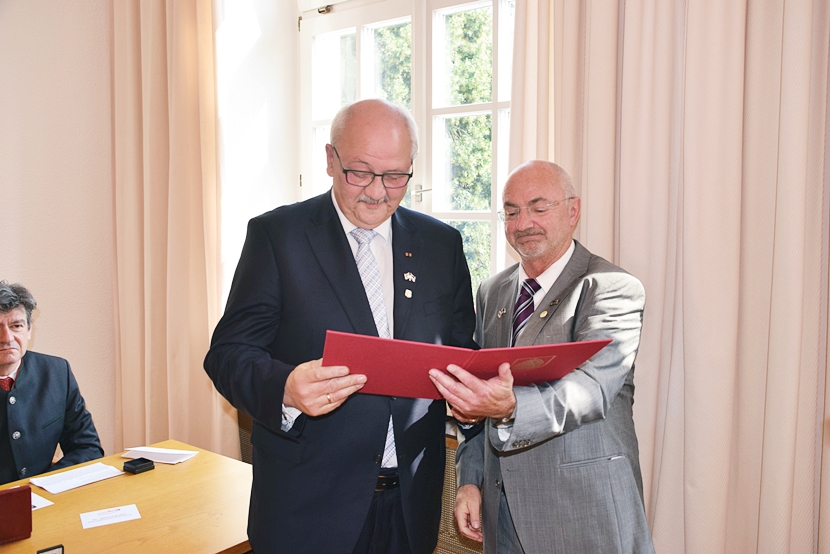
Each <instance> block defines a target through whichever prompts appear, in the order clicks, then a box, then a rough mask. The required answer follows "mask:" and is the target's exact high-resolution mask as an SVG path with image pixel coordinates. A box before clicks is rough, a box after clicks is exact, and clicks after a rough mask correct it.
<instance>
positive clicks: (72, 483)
mask: <svg viewBox="0 0 830 554" xmlns="http://www.w3.org/2000/svg"><path fill="white" fill-rule="evenodd" d="M119 475H124V472H123V471H118V470H117V469H115V468H114V467H112V466H108V465H107V464H102V463H101V462H98V463H97V464H92V465H88V466H83V467H79V468H76V469H70V470H69V471H64V472H61V473H56V474H55V475H50V476H48V477H34V478H33V479H30V480H29V482H30V483H31V484H33V485H37V486H38V487H40V488H42V489H46V490H47V491H49V492H51V493H52V494H58V493H61V492H64V491H68V490H70V489H74V488H77V487H81V486H83V485H88V484H90V483H95V482H96V481H103V480H104V479H109V478H110V477H117V476H119Z"/></svg>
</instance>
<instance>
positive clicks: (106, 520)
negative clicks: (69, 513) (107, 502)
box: [81, 504, 141, 529]
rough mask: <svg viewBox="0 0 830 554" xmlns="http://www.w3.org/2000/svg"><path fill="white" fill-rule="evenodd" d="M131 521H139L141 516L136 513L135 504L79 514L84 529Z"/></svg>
mask: <svg viewBox="0 0 830 554" xmlns="http://www.w3.org/2000/svg"><path fill="white" fill-rule="evenodd" d="M133 519H141V514H139V513H138V508H137V507H136V505H135V504H130V505H129V506H119V507H118V508H108V509H106V510H98V511H97V512H87V513H85V514H81V525H83V527H84V529H90V528H92V527H101V526H102V525H111V524H113V523H121V522H122V521H130V520H133Z"/></svg>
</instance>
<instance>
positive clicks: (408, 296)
mask: <svg viewBox="0 0 830 554" xmlns="http://www.w3.org/2000/svg"><path fill="white" fill-rule="evenodd" d="M403 295H404V296H406V297H407V298H412V291H411V290H409V289H406V290H405V291H403Z"/></svg>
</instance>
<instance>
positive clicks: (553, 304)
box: [550, 300, 559, 306]
mask: <svg viewBox="0 0 830 554" xmlns="http://www.w3.org/2000/svg"><path fill="white" fill-rule="evenodd" d="M550 305H551V306H558V305H559V300H554V301H553V302H551V303H550Z"/></svg>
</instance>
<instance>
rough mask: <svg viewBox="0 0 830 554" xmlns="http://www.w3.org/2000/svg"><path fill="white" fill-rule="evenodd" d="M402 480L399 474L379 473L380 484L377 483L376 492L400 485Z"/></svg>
mask: <svg viewBox="0 0 830 554" xmlns="http://www.w3.org/2000/svg"><path fill="white" fill-rule="evenodd" d="M400 484H401V482H400V480H399V479H398V474H397V473H393V474H392V475H378V484H377V485H375V492H383V491H389V490H392V489H396V488H398V487H399V486H400Z"/></svg>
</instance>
